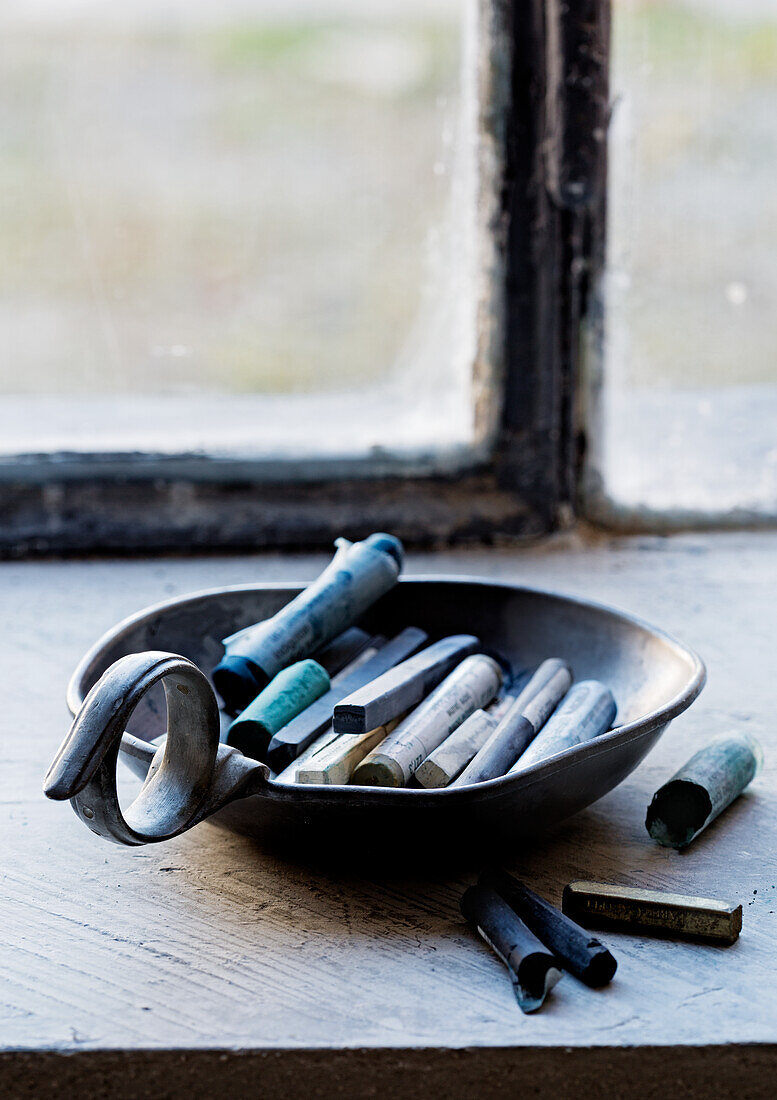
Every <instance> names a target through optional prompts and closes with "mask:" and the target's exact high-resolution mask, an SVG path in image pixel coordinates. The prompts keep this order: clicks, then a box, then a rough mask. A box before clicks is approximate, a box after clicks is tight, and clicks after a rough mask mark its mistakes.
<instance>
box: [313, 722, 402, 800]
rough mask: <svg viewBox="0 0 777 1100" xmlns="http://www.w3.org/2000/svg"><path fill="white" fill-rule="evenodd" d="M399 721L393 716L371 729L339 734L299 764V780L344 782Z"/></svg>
mask: <svg viewBox="0 0 777 1100" xmlns="http://www.w3.org/2000/svg"><path fill="white" fill-rule="evenodd" d="M396 724H397V720H396V718H393V719H392V720H391V721H390V722H388V723H387V724H386V725H385V726H378V727H377V728H376V729H374V730H369V731H368V732H367V733H341V734H335V738H334V740H333V741H330V743H329V744H328V745H326V746H324V747H323V748H322V749H321V750H320V751H319V752H316V753H314V754H313V755H312V756H311V757H310V758H309V759H308V760H306V761H305V763H304V764H302V765H300V767H298V768H297V782H298V783H319V784H324V785H325V786H328V787H332V786H344V785H345V784H346V783H347V782H348V780H349V779H350V778H351V774H352V773H353V770H354V768H355V767H356V765H357V764H358V763H359V762H360V761H361V760H363V759H364V757H365V756H366V755H367V753H368V752H370V751H371V750H372V749H374V748H375V746H376V745H378V744H380V742H381V741H382V740H383V739H384V737H386V736H387V735H388V734H389V733H391V731H392V730H393V729H394V727H395V726H396Z"/></svg>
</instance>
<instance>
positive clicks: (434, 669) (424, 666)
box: [332, 634, 480, 733]
mask: <svg viewBox="0 0 777 1100" xmlns="http://www.w3.org/2000/svg"><path fill="white" fill-rule="evenodd" d="M479 644H480V643H479V642H478V639H477V638H476V637H475V636H474V635H473V634H455V635H452V636H451V637H448V638H442V639H441V640H440V641H439V642H434V643H433V644H432V645H430V646H427V648H426V649H422V650H421V652H420V653H416V654H415V655H414V656H413V657H410V658H408V660H406V661H402V663H401V664H399V665H395V667H394V668H392V669H390V670H389V671H388V672H384V673H383V675H382V676H379V677H378V678H377V679H375V680H373V681H372V683H370V684H366V685H365V686H364V687H363V688H359V690H358V691H355V692H354V693H353V694H352V695H349V696H348V697H347V698H346V699H343V701H342V702H341V703H338V704H337V706H336V707H335V714H334V720H333V722H332V725H333V726H334V728H335V730H336V732H337V733H368V732H369V731H370V730H374V729H377V728H378V726H385V725H386V723H387V722H390V721H392V719H394V718H397V717H398V716H399V715H400V714H406V713H407V712H408V711H409V710H412V708H413V707H414V706H416V705H417V704H418V703H420V702H421V700H422V699H423V698H424V697H425V696H426V695H428V694H429V692H430V691H431V690H432V688H434V687H437V685H438V684H439V683H440V681H441V680H443V679H444V678H445V677H446V676H447V675H448V673H449V672H451V670H452V669H454V668H455V667H456V665H457V664H459V663H460V662H461V661H463V660H464V658H465V657H468V656H469V655H470V654H471V653H474V652H475V651H476V650H477V649H478V647H479Z"/></svg>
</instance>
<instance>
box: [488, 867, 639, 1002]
mask: <svg viewBox="0 0 777 1100" xmlns="http://www.w3.org/2000/svg"><path fill="white" fill-rule="evenodd" d="M479 883H480V885H481V886H488V887H490V889H492V890H495V891H496V893H497V894H499V896H500V897H502V898H504V900H505V901H506V902H507V904H508V905H509V906H510V908H511V909H512V910H513V911H514V912H515V913H517V914H518V916H519V917H520V918H521V920H522V921H523V922H524V924H525V925H526V927H527V928H528V929H529V931H531V932H533V933H534V935H535V936H536V937H537V939H539V940H541V941H542V943H544V944H545V946H546V947H547V948H548V949H549V950H550V951H552V952H553V954H554V955H555V956H556V957H557V958H559V959H560V960H561V961H562V962H563V964H564V969H565V970H568V971H569V973H570V974H574V976H575V977H576V978H579V979H580V981H581V982H585V984H586V985H590V986H591V987H592V988H596V987H598V986H602V985H606V984H607V983H608V982H609V981H610V980H611V979H612V977H613V975H614V974H615V971H616V969H617V966H618V964H617V963H616V961H615V959H614V958H613V956H612V955H611V954H610V952H609V951H608V950H607V948H606V947H605V946H604V944H602V943H600V942H599V940H597V939H595V938H594V937H593V936H592V935H591V934H590V933H589V932H586V931H585V929H584V928H581V927H580V925H578V924H575V922H574V921H572V920H570V919H569V917H567V916H565V915H564V914H563V913H562V912H561V911H560V910H559V909H556V908H555V906H553V905H551V904H550V902H549V901H546V900H545V898H542V897H540V895H539V894H535V893H534V891H533V890H530V889H529V887H528V886H525V885H524V884H523V883H522V882H519V881H518V879H516V878H513V876H512V875H508V874H507V872H506V871H497V870H491V871H485V872H484V873H483V874H482V875H481V876H480V879H479Z"/></svg>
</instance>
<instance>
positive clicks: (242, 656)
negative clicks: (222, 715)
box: [213, 534, 404, 714]
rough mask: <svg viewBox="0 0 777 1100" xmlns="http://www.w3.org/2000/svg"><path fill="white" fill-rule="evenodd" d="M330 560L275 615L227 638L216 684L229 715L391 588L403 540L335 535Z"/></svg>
mask: <svg viewBox="0 0 777 1100" xmlns="http://www.w3.org/2000/svg"><path fill="white" fill-rule="evenodd" d="M335 545H336V546H337V551H336V553H335V556H334V557H333V558H332V561H331V562H330V563H329V565H328V566H327V567H326V569H325V570H324V571H323V573H321V575H320V576H319V577H318V578H317V579H316V580H315V581H312V582H311V584H309V585H308V586H307V587H306V588H305V589H303V591H302V592H300V594H299V595H298V596H296V597H295V598H294V599H293V600H291V602H290V603H288V604H287V605H286V606H285V607H283V608H281V610H280V611H278V612H277V613H276V614H275V615H273V616H272V617H271V618H269V619H266V620H265V621H264V622H259V623H255V624H254V625H253V626H249V627H245V628H244V629H243V630H239V631H238V632H237V633H236V634H231V635H229V636H228V637H226V638H224V646H225V649H226V652H225V654H224V657H223V658H222V659H221V661H220V662H219V663H218V665H216V667H215V668H214V670H213V682H214V684H215V685H216V689H217V691H218V692H219V693H220V695H221V697H222V699H223V700H224V705H225V708H226V710H227V711H228V712H229V713H232V714H234V713H236V712H239V711H240V710H242V709H243V708H244V707H246V706H248V704H249V703H250V702H251V700H252V699H253V698H254V697H255V696H256V695H257V694H258V693H259V692H260V691H261V690H262V688H264V687H265V686H266V685H267V684H268V683H269V682H270V680H272V678H273V677H274V676H275V675H276V674H277V673H278V672H280V671H281V669H282V668H285V667H286V666H287V665H290V664H292V663H293V662H294V661H298V660H300V659H302V658H306V657H312V655H313V653H315V651H316V650H317V649H319V648H320V647H321V646H324V645H326V643H327V642H330V641H332V639H334V638H335V637H336V636H337V635H338V634H340V633H341V632H342V631H344V630H345V629H346V628H348V627H350V626H353V624H354V623H355V622H356V620H357V619H358V618H359V617H360V616H361V615H362V614H363V613H364V612H365V611H366V610H367V609H368V608H369V607H371V606H372V604H373V603H375V601H376V600H377V599H379V598H380V597H381V596H382V595H384V594H385V593H386V592H388V591H389V589H390V588H392V587H393V586H394V585H395V584H396V581H397V578H398V576H399V572H400V570H401V568H402V561H403V557H404V551H403V549H402V543H401V542H400V541H399V539H396V538H394V537H393V535H385V534H375V535H370V536H369V538H367V539H365V541H364V542H355V543H350V542H349V541H348V540H347V539H337V542H336V544H335Z"/></svg>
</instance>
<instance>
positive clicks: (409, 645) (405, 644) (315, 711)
mask: <svg viewBox="0 0 777 1100" xmlns="http://www.w3.org/2000/svg"><path fill="white" fill-rule="evenodd" d="M426 638H427V635H426V634H425V633H424V631H423V630H419V629H418V627H415V626H409V627H406V629H405V630H403V631H402V632H401V633H400V634H397V636H396V638H392V639H391V641H389V642H386V644H385V645H384V646H382V647H381V649H379V650H378V652H377V653H376V654H375V656H374V657H371V658H370V659H369V660H368V661H365V662H364V664H362V665H360V666H359V667H358V668H357V669H355V670H354V671H353V672H351V673H349V675H348V676H344V677H343V678H342V679H341V680H340V681H339V682H338V683H337V684H333V685H332V687H331V688H330V689H329V691H328V692H327V693H326V695H322V696H321V698H320V699H317V700H316V702H315V703H313V705H312V706H310V707H308V709H307V710H306V711H303V713H302V714H300V715H298V717H296V718H294V719H293V720H292V721H291V722H289V724H288V725H287V726H284V727H283V729H281V730H279V731H278V732H277V733H276V734H275V736H274V737H273V739H272V741H271V742H270V744H269V747H268V749H267V761H268V763H269V765H270V767H271V768H272V769H273V770H274V771H277V772H279V771H282V770H283V769H284V768H286V767H288V766H289V764H291V762H292V761H293V760H296V758H297V757H298V756H299V755H300V753H301V752H304V750H305V749H306V748H307V747H308V745H309V744H310V743H311V742H312V741H315V739H316V738H317V737H318V736H319V734H321V733H323V732H324V730H325V729H326V727H327V726H328V725H329V724H330V722H331V721H332V714H333V712H334V708H335V705H336V704H337V703H339V702H340V700H341V699H345V697H346V695H350V694H351V692H353V691H356V689H357V688H359V687H361V686H362V685H363V684H368V683H369V682H370V680H374V679H375V677H376V676H382V675H383V673H384V672H386V671H387V670H388V669H390V668H393V667H394V665H396V664H399V662H400V661H404V660H405V658H406V657H409V656H410V654H411V653H414V652H415V651H416V650H417V649H418V648H419V646H422V645H423V644H424V642H425V641H426Z"/></svg>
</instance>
